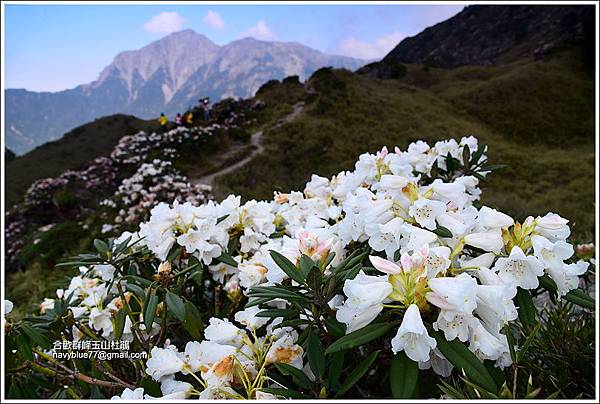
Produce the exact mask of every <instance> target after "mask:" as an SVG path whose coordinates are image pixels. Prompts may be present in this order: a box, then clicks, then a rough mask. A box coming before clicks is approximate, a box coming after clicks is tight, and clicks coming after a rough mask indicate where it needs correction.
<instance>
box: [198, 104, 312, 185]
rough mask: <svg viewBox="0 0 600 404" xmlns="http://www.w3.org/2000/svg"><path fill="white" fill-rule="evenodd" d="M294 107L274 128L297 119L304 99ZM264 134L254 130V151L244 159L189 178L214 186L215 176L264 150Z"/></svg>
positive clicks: (234, 168)
mask: <svg viewBox="0 0 600 404" xmlns="http://www.w3.org/2000/svg"><path fill="white" fill-rule="evenodd" d="M293 108H294V109H293V111H292V112H290V113H289V114H287V115H285V116H283V117H282V118H280V119H279V120H278V121H277V123H276V124H275V125H274V126H273V127H272V128H273V129H276V128H279V127H281V126H283V125H285V124H286V123H288V122H291V121H293V120H294V119H296V117H297V116H298V115H300V113H301V112H302V110H303V109H304V101H301V102H298V103H296V104H294V106H293ZM262 135H263V131H262V130H259V131H257V132H254V133H253V134H252V136H251V137H250V147H252V151H251V152H250V154H249V155H248V156H247V157H244V158H243V159H241V160H239V161H237V162H236V163H234V164H232V165H230V166H227V167H225V168H223V169H221V170H218V171H215V172H213V173H210V174H206V175H203V176H201V177H197V178H194V177H193V176H189V178H188V179H189V181H190V183H191V184H192V185H196V184H206V185H210V186H213V181H214V179H215V178H217V177H220V176H222V175H225V174H228V173H230V172H232V171H235V170H237V169H238V168H240V167H242V166H244V165H246V164H247V163H248V162H249V161H250V160H252V159H253V158H254V156H256V155H257V154H259V153H262V152H263V151H264V149H265V148H264V147H263V145H262V144H261V143H260V140H261V138H262ZM240 149H241V148H239V147H238V148H237V149H236V150H233V152H235V151H238V150H240Z"/></svg>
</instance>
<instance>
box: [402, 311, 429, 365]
mask: <svg viewBox="0 0 600 404" xmlns="http://www.w3.org/2000/svg"><path fill="white" fill-rule="evenodd" d="M436 346H437V343H436V341H435V339H433V338H431V337H430V336H429V334H428V333H427V329H426V328H425V325H423V320H421V314H420V313H419V308H418V307H417V305H416V304H411V305H410V306H408V309H406V312H405V313H404V318H403V319H402V324H401V325H400V328H399V329H398V333H397V334H396V336H395V337H394V338H392V351H393V352H394V353H397V352H400V351H404V352H405V353H406V356H408V357H409V358H410V359H412V360H413V361H415V362H426V361H428V360H429V352H430V351H431V350H432V349H434V348H435V347H436Z"/></svg>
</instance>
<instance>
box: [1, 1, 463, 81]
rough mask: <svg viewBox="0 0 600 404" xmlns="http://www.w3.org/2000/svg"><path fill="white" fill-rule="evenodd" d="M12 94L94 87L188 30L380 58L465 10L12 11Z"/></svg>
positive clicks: (220, 38)
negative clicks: (119, 65) (131, 54)
mask: <svg viewBox="0 0 600 404" xmlns="http://www.w3.org/2000/svg"><path fill="white" fill-rule="evenodd" d="M4 5H5V13H4V19H5V21H4V29H5V47H4V51H5V55H4V60H5V84H6V88H25V89H28V90H32V91H60V90H64V89H67V88H73V87H76V86H77V85H79V84H84V83H89V82H92V81H94V80H95V79H96V78H97V77H98V74H99V73H100V71H101V70H102V69H103V68H104V67H105V66H107V65H108V64H110V63H111V61H112V60H113V58H114V57H115V56H116V55H117V54H118V53H119V52H121V51H124V50H133V49H139V48H141V47H143V46H145V45H147V44H149V43H150V42H152V41H155V40H157V39H160V38H161V37H163V36H165V35H168V34H169V33H171V32H175V31H180V30H183V29H193V30H194V31H196V32H198V33H201V34H204V35H206V36H207V37H208V38H209V39H211V40H212V41H213V42H215V43H216V44H218V45H225V44H227V43H229V42H231V41H234V40H236V39H240V38H243V37H247V36H252V37H254V38H256V39H262V40H269V41H284V42H288V41H293V42H300V43H302V44H304V45H307V46H310V47H312V48H314V49H317V50H320V51H322V52H326V53H332V54H338V55H345V56H353V57H358V58H364V59H379V58H381V57H383V56H385V55H386V54H387V52H389V51H390V50H391V49H392V48H393V47H394V46H395V45H396V44H398V43H399V42H400V41H401V40H402V39H403V38H405V37H407V36H412V35H416V34H418V33H419V32H421V31H422V30H423V29H425V28H426V27H428V26H431V25H434V24H436V23H438V22H440V21H443V20H445V19H447V18H449V17H451V16H453V15H455V14H456V13H458V12H459V11H460V10H461V9H462V8H463V7H464V6H463V5H456V4H454V5H387V4H386V5H371V4H368V5H359V4H354V5H348V4H347V5H341V4H340V5H231V4H230V5H225V4H213V5H206V4H202V5H195V4H187V5H170V4H162V5H160V4H159V5H147V4H146V5H144V4H141V5H115V4H112V5H34V4H23V5H16V4H12V5H11V4H6V3H4Z"/></svg>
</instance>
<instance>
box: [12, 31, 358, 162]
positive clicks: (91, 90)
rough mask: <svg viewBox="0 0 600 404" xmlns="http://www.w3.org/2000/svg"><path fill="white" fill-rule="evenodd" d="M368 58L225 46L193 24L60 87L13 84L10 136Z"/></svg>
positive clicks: (165, 106) (51, 135) (31, 138)
mask: <svg viewBox="0 0 600 404" xmlns="http://www.w3.org/2000/svg"><path fill="white" fill-rule="evenodd" d="M363 64H364V61H362V60H359V59H353V58H348V57H342V56H332V55H326V54H323V53H321V52H319V51H316V50H314V49H311V48H308V47H306V46H303V45H300V44H298V43H286V42H265V41H258V40H254V39H250V38H246V39H241V40H238V41H234V42H231V43H229V44H227V45H225V46H218V45H216V44H214V43H213V42H211V41H210V40H209V39H208V38H206V37H205V36H204V35H201V34H198V33H196V32H194V31H191V30H186V31H181V32H177V33H173V34H171V35H168V36H166V37H164V38H162V39H160V40H158V41H155V42H152V43H151V44H149V45H148V46H145V47H143V48H141V49H138V50H134V51H126V52H121V53H120V54H118V55H117V56H116V57H115V59H114V60H113V62H112V63H111V64H110V65H109V66H107V67H106V68H104V69H103V70H102V72H101V73H100V75H99V77H98V79H97V80H96V81H94V82H92V83H89V84H84V85H80V86H78V87H76V88H73V89H69V90H65V91H60V92H56V93H49V92H33V91H27V90H23V89H8V90H6V123H5V125H6V142H7V146H8V147H10V148H11V149H12V150H13V151H15V152H16V153H17V154H22V153H24V152H26V151H28V150H31V149H32V148H34V147H35V146H37V145H40V144H42V143H45V142H47V141H50V140H55V139H57V138H59V137H60V136H62V134H63V133H65V132H67V131H68V130H70V129H72V128H74V127H76V126H78V125H81V124H83V123H85V122H89V121H91V120H93V119H95V118H99V117H102V116H106V115H111V114H115V113H125V114H132V115H135V116H138V117H141V118H153V117H155V116H157V115H158V114H159V113H160V112H165V113H167V114H169V115H170V116H172V115H174V114H175V113H177V112H179V111H183V110H184V109H186V108H187V107H189V106H191V105H194V104H196V103H197V100H198V98H199V97H201V96H206V95H208V96H210V97H211V98H212V99H213V100H214V101H218V100H219V99H221V98H224V97H250V96H252V95H253V94H254V92H255V91H256V90H257V89H258V88H259V87H260V85H261V84H263V83H264V82H266V81H268V80H270V79H282V78H284V77H286V76H290V75H298V76H300V78H301V79H304V78H306V77H308V76H310V74H311V73H312V72H314V71H315V70H316V69H318V68H319V67H322V66H334V67H344V68H348V69H352V70H354V69H356V68H358V67H360V66H361V65H363Z"/></svg>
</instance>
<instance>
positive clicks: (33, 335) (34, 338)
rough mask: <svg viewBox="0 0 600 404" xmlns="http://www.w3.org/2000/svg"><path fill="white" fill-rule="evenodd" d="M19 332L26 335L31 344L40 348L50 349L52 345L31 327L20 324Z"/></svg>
mask: <svg viewBox="0 0 600 404" xmlns="http://www.w3.org/2000/svg"><path fill="white" fill-rule="evenodd" d="M20 328H21V330H22V331H23V332H24V333H25V334H26V335H27V337H28V338H29V340H30V341H31V342H33V343H34V344H35V345H36V346H40V347H42V348H44V349H50V348H51V347H52V344H51V343H50V341H49V340H48V338H46V337H45V336H44V335H43V334H42V333H40V332H39V331H38V330H37V329H35V328H33V327H31V326H30V325H29V324H26V323H22V324H21V327H20Z"/></svg>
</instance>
